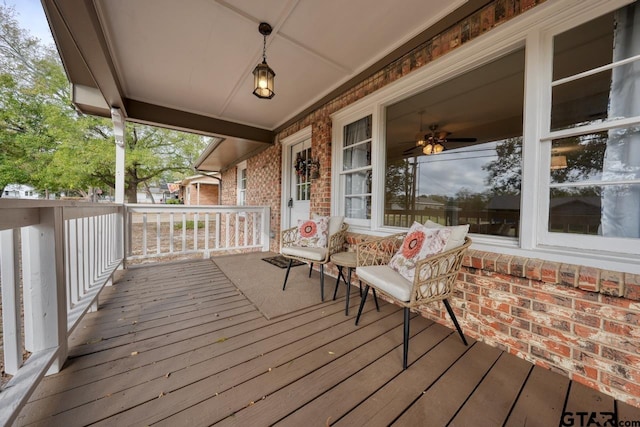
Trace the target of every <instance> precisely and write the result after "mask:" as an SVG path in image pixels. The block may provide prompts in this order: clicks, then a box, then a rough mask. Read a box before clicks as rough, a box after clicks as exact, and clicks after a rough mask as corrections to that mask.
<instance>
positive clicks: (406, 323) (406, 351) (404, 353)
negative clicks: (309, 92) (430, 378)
mask: <svg viewBox="0 0 640 427" xmlns="http://www.w3.org/2000/svg"><path fill="white" fill-rule="evenodd" d="M403 335H404V340H403V342H402V370H405V369H407V357H408V355H409V307H405V308H404V334H403Z"/></svg>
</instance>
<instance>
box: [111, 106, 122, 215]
mask: <svg viewBox="0 0 640 427" xmlns="http://www.w3.org/2000/svg"><path fill="white" fill-rule="evenodd" d="M111 120H112V121H113V134H114V136H115V140H116V200H115V202H116V203H124V119H123V118H122V114H121V113H120V109H119V108H112V109H111Z"/></svg>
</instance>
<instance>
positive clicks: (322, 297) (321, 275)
mask: <svg viewBox="0 0 640 427" xmlns="http://www.w3.org/2000/svg"><path fill="white" fill-rule="evenodd" d="M320 300H321V301H322V302H324V264H320Z"/></svg>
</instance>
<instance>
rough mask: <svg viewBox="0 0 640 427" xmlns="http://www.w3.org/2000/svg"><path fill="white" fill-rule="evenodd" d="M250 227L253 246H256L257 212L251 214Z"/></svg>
mask: <svg viewBox="0 0 640 427" xmlns="http://www.w3.org/2000/svg"><path fill="white" fill-rule="evenodd" d="M251 225H252V227H253V230H252V231H251V232H252V234H253V236H252V237H253V242H252V243H253V246H256V245H257V244H258V213H257V212H253V213H252V214H251Z"/></svg>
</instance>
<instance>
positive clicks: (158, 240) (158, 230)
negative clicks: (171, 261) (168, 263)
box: [156, 213, 161, 254]
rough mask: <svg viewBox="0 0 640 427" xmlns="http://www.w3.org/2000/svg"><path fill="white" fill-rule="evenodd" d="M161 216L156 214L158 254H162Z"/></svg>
mask: <svg viewBox="0 0 640 427" xmlns="http://www.w3.org/2000/svg"><path fill="white" fill-rule="evenodd" d="M160 236H161V233H160V214H159V213H157V214H156V253H157V254H159V253H160Z"/></svg>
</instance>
